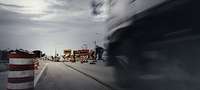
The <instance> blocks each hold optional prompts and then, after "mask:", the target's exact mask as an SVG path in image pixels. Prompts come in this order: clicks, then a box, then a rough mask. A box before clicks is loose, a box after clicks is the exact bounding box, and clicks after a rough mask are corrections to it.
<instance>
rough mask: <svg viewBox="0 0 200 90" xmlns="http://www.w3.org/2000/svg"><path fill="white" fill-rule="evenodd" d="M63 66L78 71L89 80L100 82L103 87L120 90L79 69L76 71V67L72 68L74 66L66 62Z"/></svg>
mask: <svg viewBox="0 0 200 90" xmlns="http://www.w3.org/2000/svg"><path fill="white" fill-rule="evenodd" d="M63 64H64V65H65V66H67V67H69V68H71V69H73V70H75V71H77V72H79V73H81V74H83V75H85V76H86V77H89V78H91V79H93V80H95V81H96V82H98V83H100V84H101V85H103V86H105V87H107V88H109V89H110V90H119V89H117V88H115V87H112V86H111V85H109V84H107V83H105V82H103V81H101V80H99V79H97V78H95V77H94V76H92V75H89V74H87V73H85V72H83V71H81V70H78V69H76V68H74V67H72V66H70V65H67V64H65V63H64V62H63Z"/></svg>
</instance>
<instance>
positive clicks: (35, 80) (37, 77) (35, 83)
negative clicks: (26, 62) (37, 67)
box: [34, 63, 48, 87]
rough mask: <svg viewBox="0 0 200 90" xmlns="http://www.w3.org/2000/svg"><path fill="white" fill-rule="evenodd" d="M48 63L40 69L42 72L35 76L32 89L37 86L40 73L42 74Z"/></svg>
mask: <svg viewBox="0 0 200 90" xmlns="http://www.w3.org/2000/svg"><path fill="white" fill-rule="evenodd" d="M47 65H48V63H46V64H45V65H44V67H43V68H42V71H41V72H40V73H39V74H38V75H37V76H36V78H35V79H34V87H35V86H36V85H37V82H38V81H39V79H40V77H41V76H42V73H43V72H44V70H45V69H46V67H47Z"/></svg>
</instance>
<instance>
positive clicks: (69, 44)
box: [0, 0, 105, 55]
mask: <svg viewBox="0 0 200 90" xmlns="http://www.w3.org/2000/svg"><path fill="white" fill-rule="evenodd" d="M90 2H91V0H0V49H6V48H10V49H16V48H22V49H28V50H35V49H41V50H43V51H45V52H46V53H47V54H50V55H52V54H54V51H55V49H57V50H58V52H60V53H61V52H62V50H63V49H65V48H72V49H80V48H81V46H82V45H83V44H87V45H88V47H90V48H93V47H94V41H95V40H97V41H98V42H99V44H100V42H101V41H102V40H101V39H102V38H103V37H104V34H105V25H104V22H103V21H98V20H95V18H93V16H92V14H91V10H92V9H91V5H90Z"/></svg>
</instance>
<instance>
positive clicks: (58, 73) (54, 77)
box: [35, 62, 109, 90]
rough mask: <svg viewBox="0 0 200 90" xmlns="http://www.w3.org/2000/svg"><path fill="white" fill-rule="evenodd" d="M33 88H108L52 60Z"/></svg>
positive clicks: (42, 89) (70, 89)
mask: <svg viewBox="0 0 200 90" xmlns="http://www.w3.org/2000/svg"><path fill="white" fill-rule="evenodd" d="M35 90H109V89H108V88H106V87H105V86H104V85H102V84H100V83H98V82H97V81H95V80H93V79H91V78H89V77H87V76H85V75H83V74H81V73H79V72H77V71H75V70H73V69H71V68H69V67H67V66H65V65H64V64H63V63H59V62H52V63H49V64H48V66H47V70H46V71H45V72H44V74H43V75H42V77H41V79H40V80H39V82H38V83H37V85H36V87H35Z"/></svg>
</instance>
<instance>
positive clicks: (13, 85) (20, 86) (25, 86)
mask: <svg viewBox="0 0 200 90" xmlns="http://www.w3.org/2000/svg"><path fill="white" fill-rule="evenodd" d="M33 84H34V83H33V82H25V83H8V89H11V90H18V89H22V90H25V89H30V88H33Z"/></svg>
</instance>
